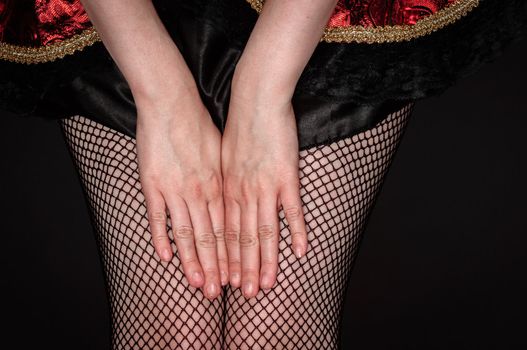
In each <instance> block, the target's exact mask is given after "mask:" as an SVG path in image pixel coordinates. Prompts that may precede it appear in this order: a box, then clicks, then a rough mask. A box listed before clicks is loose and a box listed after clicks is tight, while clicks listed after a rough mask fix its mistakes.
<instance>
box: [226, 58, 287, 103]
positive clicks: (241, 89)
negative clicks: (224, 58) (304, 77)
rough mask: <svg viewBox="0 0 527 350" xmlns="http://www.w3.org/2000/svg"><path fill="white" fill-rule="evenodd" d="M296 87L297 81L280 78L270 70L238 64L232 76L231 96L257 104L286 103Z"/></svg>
mask: <svg viewBox="0 0 527 350" xmlns="http://www.w3.org/2000/svg"><path fill="white" fill-rule="evenodd" d="M256 68H257V67H256ZM295 87H296V82H294V81H288V80H285V79H280V78H279V77H276V75H273V74H272V73H270V72H269V70H266V69H261V70H257V69H255V68H254V67H248V68H247V67H246V66H243V65H237V66H236V68H235V70H234V74H233V78H232V84H231V96H233V97H234V98H236V99H239V100H244V101H247V102H249V103H252V104H257V105H262V104H266V103H272V104H276V105H285V104H288V103H290V102H291V99H292V97H293V93H294V91H295Z"/></svg>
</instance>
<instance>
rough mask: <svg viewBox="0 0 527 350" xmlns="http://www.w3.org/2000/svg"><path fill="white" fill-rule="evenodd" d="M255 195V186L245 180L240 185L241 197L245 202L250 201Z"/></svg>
mask: <svg viewBox="0 0 527 350" xmlns="http://www.w3.org/2000/svg"><path fill="white" fill-rule="evenodd" d="M253 197H254V190H253V188H252V187H251V186H250V185H249V184H248V183H247V182H243V183H242V185H241V187H240V199H241V200H242V202H243V203H249V202H250V201H251V199H252V198H253Z"/></svg>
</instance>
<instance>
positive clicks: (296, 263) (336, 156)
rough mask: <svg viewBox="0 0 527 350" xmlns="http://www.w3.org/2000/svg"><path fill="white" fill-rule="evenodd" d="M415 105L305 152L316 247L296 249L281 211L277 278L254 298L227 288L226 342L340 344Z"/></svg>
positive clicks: (305, 186) (309, 220)
mask: <svg viewBox="0 0 527 350" xmlns="http://www.w3.org/2000/svg"><path fill="white" fill-rule="evenodd" d="M413 106H414V105H413V103H410V104H409V105H407V106H405V107H403V108H402V109H401V110H399V111H397V112H394V113H392V114H390V115H389V116H387V118H385V119H384V120H383V121H381V122H379V123H378V124H377V125H376V126H375V127H373V128H371V129H369V130H366V131H363V132H361V133H359V134H356V135H354V136H352V137H350V138H346V139H342V140H339V141H336V142H334V143H331V144H328V145H321V146H316V147H312V148H309V149H307V150H302V151H300V183H301V192H300V193H301V197H302V201H303V206H304V208H303V209H304V217H305V220H306V225H307V230H308V241H309V246H310V248H309V250H308V252H307V254H306V255H305V256H303V257H302V258H301V259H297V258H296V257H295V256H294V254H293V251H292V250H291V236H290V233H289V230H288V229H287V227H288V226H287V224H286V222H285V216H284V212H283V210H280V212H279V217H280V236H281V238H280V243H279V259H278V264H279V272H278V275H277V282H276V284H275V286H274V287H273V288H272V289H270V290H260V291H259V292H258V294H257V295H256V297H254V298H250V299H246V298H245V297H244V296H243V295H242V293H241V290H240V289H239V288H237V289H231V288H230V287H227V288H228V289H227V296H226V297H227V309H226V312H227V320H226V329H225V332H226V334H225V337H226V339H225V340H226V348H228V349H288V350H290V349H315V350H330V349H337V348H339V346H340V344H339V343H340V333H339V328H340V321H341V317H342V309H343V306H344V305H343V304H344V298H345V291H346V288H347V284H348V277H349V274H350V271H351V268H352V266H353V263H354V260H355V257H356V255H357V249H358V247H359V243H360V240H361V237H362V233H363V231H364V229H365V224H366V222H367V220H368V217H369V214H370V212H371V210H372V207H373V205H374V203H375V200H376V196H377V194H378V192H379V190H380V187H381V185H382V183H383V181H384V177H385V174H386V172H387V170H388V168H389V165H390V163H391V161H392V159H393V157H394V154H395V152H396V150H397V146H398V144H399V141H400V139H401V137H402V135H403V133H404V130H405V126H406V125H407V121H408V117H409V116H410V115H411V112H412V110H413Z"/></svg>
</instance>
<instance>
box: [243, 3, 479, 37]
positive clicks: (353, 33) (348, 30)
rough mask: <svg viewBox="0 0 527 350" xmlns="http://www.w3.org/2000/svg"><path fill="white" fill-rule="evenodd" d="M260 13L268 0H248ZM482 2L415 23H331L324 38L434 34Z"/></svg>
mask: <svg viewBox="0 0 527 350" xmlns="http://www.w3.org/2000/svg"><path fill="white" fill-rule="evenodd" d="M246 1H247V2H248V3H249V4H250V5H251V7H252V8H253V9H254V10H256V11H257V12H258V13H260V12H261V11H262V8H263V5H264V1H265V0H246ZM478 5H479V0H458V1H456V2H454V3H452V4H451V5H449V6H447V7H445V8H442V9H441V10H439V11H437V12H435V13H433V14H431V15H429V16H427V17H425V18H423V19H421V20H419V21H417V22H416V23H415V24H413V25H408V24H405V25H394V26H384V27H363V26H357V25H353V26H342V27H327V26H326V28H325V29H324V34H323V35H322V38H321V39H320V41H326V42H328V43H331V42H346V43H351V42H357V43H368V44H373V43H387V42H400V41H405V40H406V41H408V40H411V39H415V38H418V37H421V36H424V35H427V34H430V33H432V32H434V31H436V30H438V29H441V28H443V27H445V26H446V25H448V24H451V23H454V22H455V21H457V20H458V19H460V18H461V17H463V16H465V15H466V14H467V13H469V12H470V11H472V10H473V9H474V8H476V7H477V6H478Z"/></svg>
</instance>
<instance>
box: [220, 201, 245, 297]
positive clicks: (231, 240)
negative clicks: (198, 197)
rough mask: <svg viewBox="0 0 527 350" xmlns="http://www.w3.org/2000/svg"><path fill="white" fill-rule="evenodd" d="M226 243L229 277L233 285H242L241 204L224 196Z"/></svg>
mask: <svg viewBox="0 0 527 350" xmlns="http://www.w3.org/2000/svg"><path fill="white" fill-rule="evenodd" d="M224 204H225V244H226V246H227V257H228V259H229V279H230V283H231V285H232V286H233V287H235V288H238V287H240V285H241V261H240V206H239V205H238V203H237V202H236V201H235V200H232V199H226V198H224Z"/></svg>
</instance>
